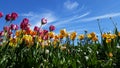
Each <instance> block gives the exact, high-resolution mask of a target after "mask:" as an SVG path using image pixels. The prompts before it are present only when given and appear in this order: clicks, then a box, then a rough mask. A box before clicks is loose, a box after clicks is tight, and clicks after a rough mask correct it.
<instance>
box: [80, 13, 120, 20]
mask: <svg viewBox="0 0 120 68" xmlns="http://www.w3.org/2000/svg"><path fill="white" fill-rule="evenodd" d="M117 16H120V13H109V14H104V15H101V16H95V17H90V18H84V19H81V20H79V21H82V22H88V21H93V20H97V19H104V18H109V17H117Z"/></svg>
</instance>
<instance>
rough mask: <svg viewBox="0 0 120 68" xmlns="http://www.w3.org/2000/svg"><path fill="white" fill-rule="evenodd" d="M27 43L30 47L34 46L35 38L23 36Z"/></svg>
mask: <svg viewBox="0 0 120 68" xmlns="http://www.w3.org/2000/svg"><path fill="white" fill-rule="evenodd" d="M22 39H23V40H24V41H25V43H26V44H27V45H28V46H29V45H32V44H33V38H32V36H31V35H23V38H22Z"/></svg>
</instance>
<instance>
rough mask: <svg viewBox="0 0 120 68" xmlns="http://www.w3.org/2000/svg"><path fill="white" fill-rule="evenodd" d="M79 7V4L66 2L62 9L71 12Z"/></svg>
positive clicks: (68, 0)
mask: <svg viewBox="0 0 120 68" xmlns="http://www.w3.org/2000/svg"><path fill="white" fill-rule="evenodd" d="M78 6H79V3H78V2H76V1H75V2H72V1H70V0H67V1H66V2H65V3H64V7H65V8H67V9H69V10H73V9H75V8H77V7H78Z"/></svg>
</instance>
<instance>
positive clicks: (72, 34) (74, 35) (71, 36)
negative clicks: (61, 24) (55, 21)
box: [70, 32, 77, 40]
mask: <svg viewBox="0 0 120 68" xmlns="http://www.w3.org/2000/svg"><path fill="white" fill-rule="evenodd" d="M76 36H77V33H76V32H72V33H71V34H70V39H71V40H75V38H76Z"/></svg>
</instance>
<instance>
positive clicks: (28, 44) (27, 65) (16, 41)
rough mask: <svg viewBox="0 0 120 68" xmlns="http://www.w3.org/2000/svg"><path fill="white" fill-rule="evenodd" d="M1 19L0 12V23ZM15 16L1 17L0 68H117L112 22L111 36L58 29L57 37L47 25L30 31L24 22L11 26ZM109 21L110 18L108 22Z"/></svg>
mask: <svg viewBox="0 0 120 68" xmlns="http://www.w3.org/2000/svg"><path fill="white" fill-rule="evenodd" d="M2 18H4V17H3V13H2V12H0V20H1V19H2ZM17 18H18V14H17V13H15V12H13V13H11V14H7V15H6V16H5V18H4V19H5V20H6V22H5V23H6V25H4V26H3V29H2V30H1V31H0V68H118V67H119V66H120V32H119V31H118V28H117V27H116V25H115V23H114V21H113V22H112V23H113V25H114V27H115V29H114V31H113V32H111V33H110V32H104V33H103V32H102V31H101V26H100V25H99V22H98V25H99V27H98V28H99V29H100V34H101V35H100V36H101V39H98V36H97V34H96V33H95V32H90V33H89V31H85V32H84V33H83V34H78V33H76V32H68V31H67V30H66V29H61V30H60V31H59V34H56V33H55V32H54V30H55V29H56V27H55V26H54V24H53V25H50V26H49V27H48V30H45V29H43V28H42V26H45V25H44V24H47V19H46V18H42V19H41V25H38V26H34V29H32V28H31V26H30V25H31V24H30V23H29V19H28V18H24V19H23V20H22V21H21V22H20V25H17V24H14V20H17ZM110 20H112V18H110ZM98 21H99V20H98Z"/></svg>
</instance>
